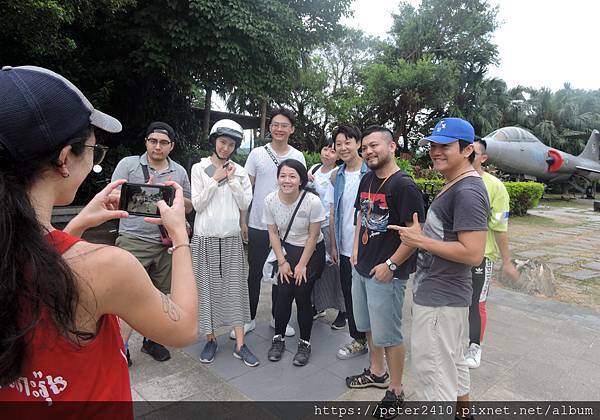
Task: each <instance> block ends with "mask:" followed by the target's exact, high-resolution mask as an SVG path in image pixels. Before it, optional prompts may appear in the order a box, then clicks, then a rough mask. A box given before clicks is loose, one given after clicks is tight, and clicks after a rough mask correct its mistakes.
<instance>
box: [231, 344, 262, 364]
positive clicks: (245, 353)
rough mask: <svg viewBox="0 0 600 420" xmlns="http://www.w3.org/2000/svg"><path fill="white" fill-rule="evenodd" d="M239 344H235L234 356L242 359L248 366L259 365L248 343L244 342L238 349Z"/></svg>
mask: <svg viewBox="0 0 600 420" xmlns="http://www.w3.org/2000/svg"><path fill="white" fill-rule="evenodd" d="M236 347H237V346H233V357H235V358H236V359H240V360H242V361H243V362H244V363H245V364H246V366H250V367H255V366H258V365H259V363H260V362H259V361H258V359H257V358H256V356H255V355H254V354H252V352H251V351H250V349H249V348H248V346H247V345H245V344H242V347H240V350H239V351H238V350H236Z"/></svg>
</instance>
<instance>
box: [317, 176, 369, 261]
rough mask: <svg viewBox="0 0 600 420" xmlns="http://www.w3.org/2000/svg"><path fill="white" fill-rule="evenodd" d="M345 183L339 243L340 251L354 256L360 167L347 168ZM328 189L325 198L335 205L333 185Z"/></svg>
mask: <svg viewBox="0 0 600 420" xmlns="http://www.w3.org/2000/svg"><path fill="white" fill-rule="evenodd" d="M344 176H345V177H346V178H345V181H346V182H345V184H344V192H343V193H342V198H341V200H342V205H341V209H340V210H341V212H342V214H341V217H342V232H341V235H340V240H341V242H342V243H341V244H337V248H338V252H339V253H340V254H341V255H344V256H346V257H351V256H352V247H353V246H354V229H355V227H356V226H355V225H354V203H355V202H356V194H358V186H359V185H360V169H359V170H358V171H353V172H350V171H348V170H346V172H345V173H344ZM329 184H330V186H329V188H328V190H327V195H326V198H325V200H326V201H327V202H328V203H329V206H333V205H334V204H335V203H334V202H333V197H334V194H333V185H331V183H329Z"/></svg>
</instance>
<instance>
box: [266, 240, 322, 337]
mask: <svg viewBox="0 0 600 420" xmlns="http://www.w3.org/2000/svg"><path fill="white" fill-rule="evenodd" d="M284 247H285V250H286V252H287V255H286V257H285V258H286V259H287V260H288V262H289V263H290V267H291V268H292V271H294V268H295V267H296V265H297V264H298V262H299V261H300V257H301V256H302V252H304V248H303V247H299V246H294V245H290V244H287V243H286V244H284ZM323 268H325V245H324V243H323V241H321V242H319V243H318V244H317V247H316V248H315V251H314V252H313V255H312V256H311V257H310V260H309V261H308V264H307V266H306V279H307V281H306V282H302V283H301V284H300V285H299V286H297V285H296V284H295V279H293V278H290V282H289V283H287V282H286V281H285V280H279V285H278V286H277V289H278V290H277V303H276V306H275V334H281V335H282V336H283V335H285V328H286V326H287V324H288V322H289V321H290V317H291V316H292V302H293V301H294V300H296V308H297V310H298V326H299V327H300V338H301V339H302V340H306V341H310V333H311V331H312V324H313V318H312V317H313V313H312V303H311V295H312V289H313V286H314V284H315V281H316V280H317V279H319V278H320V277H321V274H322V273H323Z"/></svg>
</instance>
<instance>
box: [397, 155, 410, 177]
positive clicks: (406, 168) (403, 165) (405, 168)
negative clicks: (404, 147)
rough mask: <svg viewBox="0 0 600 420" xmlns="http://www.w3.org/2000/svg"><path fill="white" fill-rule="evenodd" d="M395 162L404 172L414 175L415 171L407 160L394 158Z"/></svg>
mask: <svg viewBox="0 0 600 420" xmlns="http://www.w3.org/2000/svg"><path fill="white" fill-rule="evenodd" d="M396 163H397V164H398V166H399V167H400V169H402V170H403V171H404V172H406V173H407V174H409V175H410V176H412V177H413V178H414V177H415V171H414V169H413V166H412V165H411V164H410V161H409V160H407V159H399V158H396Z"/></svg>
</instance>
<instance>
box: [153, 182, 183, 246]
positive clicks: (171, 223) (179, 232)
mask: <svg viewBox="0 0 600 420" xmlns="http://www.w3.org/2000/svg"><path fill="white" fill-rule="evenodd" d="M165 185H166V186H170V187H173V188H174V189H175V198H173V204H172V205H171V206H169V205H167V203H166V202H165V201H164V200H159V201H157V202H156V207H158V210H159V212H160V218H158V217H144V221H145V222H147V223H150V224H153V225H160V224H162V225H163V226H164V227H165V229H167V231H168V232H169V236H170V237H171V238H172V239H173V243H174V244H176V245H179V244H180V243H181V242H187V241H188V239H187V230H186V227H185V204H184V202H183V188H181V186H180V185H179V184H178V183H176V182H175V181H167V182H165Z"/></svg>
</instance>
